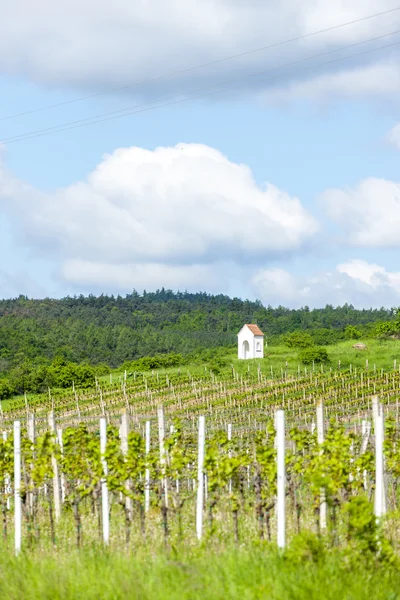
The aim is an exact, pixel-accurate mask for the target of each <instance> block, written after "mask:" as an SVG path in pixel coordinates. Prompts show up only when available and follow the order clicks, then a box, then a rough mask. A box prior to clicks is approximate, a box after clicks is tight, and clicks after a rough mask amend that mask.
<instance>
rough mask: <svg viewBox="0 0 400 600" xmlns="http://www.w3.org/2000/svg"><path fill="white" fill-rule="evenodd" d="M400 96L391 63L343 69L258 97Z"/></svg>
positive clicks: (399, 76) (399, 78) (398, 76)
mask: <svg viewBox="0 0 400 600" xmlns="http://www.w3.org/2000/svg"><path fill="white" fill-rule="evenodd" d="M398 94H400V68H399V65H398V63H397V62H394V61H388V60H384V61H378V62H377V63H376V64H368V65H360V66H350V67H348V66H347V67H346V66H344V67H343V66H342V65H340V64H339V68H338V70H337V71H335V72H330V73H322V74H321V73H318V74H317V75H315V76H314V77H307V78H306V79H304V78H300V79H299V78H297V80H295V81H290V82H289V83H287V84H285V83H284V84H283V85H277V86H276V87H273V88H272V89H269V90H268V91H266V92H265V93H263V95H262V96H261V97H262V99H263V100H265V101H267V102H272V103H278V102H282V101H293V100H313V101H317V102H324V101H326V100H329V101H331V100H332V99H333V98H363V97H375V98H378V97H385V96H392V97H396V95H397V96H398Z"/></svg>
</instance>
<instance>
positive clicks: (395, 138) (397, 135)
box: [386, 123, 400, 150]
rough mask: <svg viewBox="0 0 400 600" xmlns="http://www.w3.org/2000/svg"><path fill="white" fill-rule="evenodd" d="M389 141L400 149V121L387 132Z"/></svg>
mask: <svg viewBox="0 0 400 600" xmlns="http://www.w3.org/2000/svg"><path fill="white" fill-rule="evenodd" d="M386 139H387V141H388V142H389V143H390V144H392V145H393V146H395V148H398V149H399V150H400V123H397V124H396V125H395V126H394V127H393V128H392V129H391V130H390V131H389V133H388V134H387V136H386Z"/></svg>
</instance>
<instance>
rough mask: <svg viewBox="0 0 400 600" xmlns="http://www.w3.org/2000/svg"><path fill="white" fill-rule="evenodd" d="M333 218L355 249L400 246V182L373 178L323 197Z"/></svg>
mask: <svg viewBox="0 0 400 600" xmlns="http://www.w3.org/2000/svg"><path fill="white" fill-rule="evenodd" d="M321 200H322V203H323V205H324V206H325V208H326V210H327V212H328V215H329V216H330V218H331V219H332V220H333V221H335V222H336V223H337V224H338V225H339V226H340V227H341V228H342V230H343V231H344V233H345V235H346V239H347V242H348V243H349V244H351V245H354V246H365V247H387V248H397V247H399V246H400V234H399V232H400V183H396V182H394V181H387V180H385V179H377V178H373V177H370V178H368V179H365V180H363V181H361V182H360V183H359V184H358V185H356V186H355V187H353V188H343V189H330V190H327V191H326V192H324V194H323V195H322V197H321Z"/></svg>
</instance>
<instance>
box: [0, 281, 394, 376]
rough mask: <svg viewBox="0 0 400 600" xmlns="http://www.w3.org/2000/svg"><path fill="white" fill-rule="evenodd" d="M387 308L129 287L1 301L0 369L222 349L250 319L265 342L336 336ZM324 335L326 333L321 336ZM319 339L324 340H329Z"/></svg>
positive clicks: (388, 313)
mask: <svg viewBox="0 0 400 600" xmlns="http://www.w3.org/2000/svg"><path fill="white" fill-rule="evenodd" d="M394 314H395V311H393V310H389V309H383V308H382V309H379V310H356V309H354V308H353V307H352V306H351V305H345V306H343V307H337V308H334V307H332V306H326V307H325V308H322V309H315V310H310V309H309V308H308V307H304V308H302V309H299V310H291V309H287V308H284V307H278V308H272V307H270V306H268V307H264V306H263V305H262V304H261V302H259V301H256V302H250V301H247V300H246V301H243V300H240V299H238V298H229V297H228V296H223V295H218V296H212V295H209V294H206V293H196V294H190V293H187V292H185V293H173V292H172V291H169V290H165V289H161V290H159V291H157V292H155V293H146V292H145V293H143V294H142V295H140V294H138V293H136V292H133V293H132V294H129V295H127V296H125V297H121V296H117V297H114V296H104V295H102V296H99V297H95V296H88V297H84V296H79V297H74V298H70V297H67V298H63V299H60V300H51V299H44V300H30V299H28V298H26V297H25V296H20V297H19V298H18V299H14V300H1V301H0V374H1V372H3V373H4V372H5V371H7V370H8V369H9V368H10V367H11V366H12V365H15V364H20V363H21V362H22V361H26V360H28V361H33V362H35V363H37V362H42V363H45V362H46V361H50V360H53V359H54V358H55V357H56V356H57V357H63V358H64V359H66V360H67V361H73V362H78V363H80V362H83V361H85V362H89V363H92V364H98V363H107V364H108V365H110V366H114V367H115V366H118V365H120V364H122V363H123V362H124V361H126V360H132V359H135V358H139V357H142V356H154V355H155V354H159V353H167V352H178V353H182V354H187V353H189V352H193V351H195V350H196V349H199V348H207V347H208V348H209V347H216V346H228V345H231V344H234V343H235V342H236V334H237V332H238V330H239V329H240V328H241V326H242V325H243V324H244V323H249V322H250V323H257V324H258V325H259V326H260V327H261V329H263V331H264V332H265V334H266V335H267V336H268V338H269V339H272V340H273V339H274V337H276V336H279V335H281V334H283V333H287V332H291V331H295V330H297V329H308V330H320V333H321V335H322V336H323V335H325V336H327V335H328V334H329V332H328V331H327V330H328V329H329V330H331V335H333V334H334V333H335V332H336V337H340V335H341V334H342V333H343V331H344V328H345V327H346V326H347V325H349V324H351V325H356V326H358V327H360V326H367V325H368V324H372V323H374V322H376V321H381V320H383V321H388V320H391V319H393V318H394ZM323 332H325V333H323ZM322 343H329V340H327V341H325V342H324V341H323V340H322Z"/></svg>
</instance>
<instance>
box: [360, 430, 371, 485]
mask: <svg viewBox="0 0 400 600" xmlns="http://www.w3.org/2000/svg"><path fill="white" fill-rule="evenodd" d="M361 434H362V442H361V454H364V452H366V451H367V447H368V442H369V436H370V434H371V423H370V422H369V421H366V420H365V419H363V420H362V422H361ZM363 485H364V490H365V491H366V492H367V491H368V489H367V488H368V480H367V471H366V469H364V471H363Z"/></svg>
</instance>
